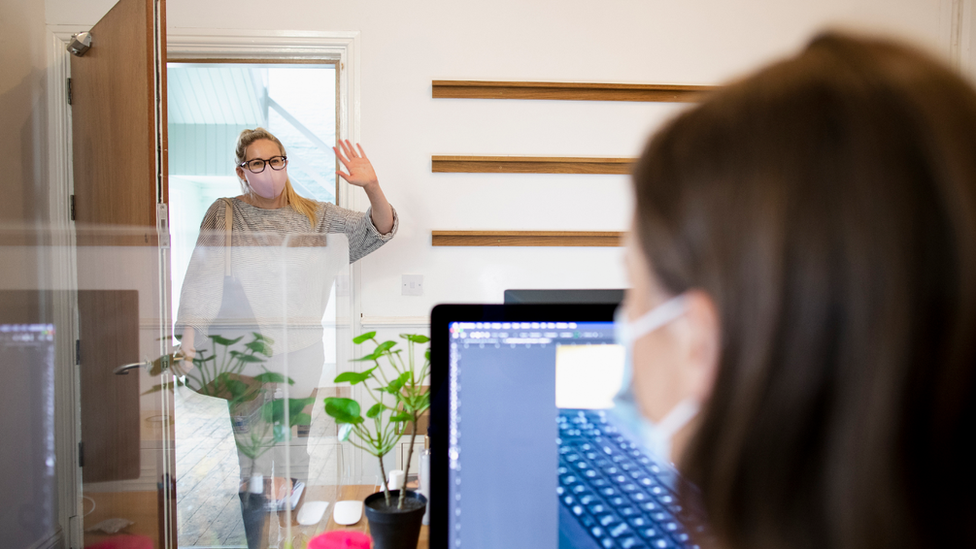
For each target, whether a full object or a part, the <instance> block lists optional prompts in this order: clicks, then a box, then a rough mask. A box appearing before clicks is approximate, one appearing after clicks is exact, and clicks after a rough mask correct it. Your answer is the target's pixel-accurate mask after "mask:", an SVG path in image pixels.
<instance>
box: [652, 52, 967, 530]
mask: <svg viewBox="0 0 976 549" xmlns="http://www.w3.org/2000/svg"><path fill="white" fill-rule="evenodd" d="M633 179H634V186H635V192H636V216H635V227H636V229H635V230H636V233H637V238H638V242H639V247H640V249H641V250H642V251H643V253H644V254H645V255H646V257H647V258H648V261H649V264H650V265H651V267H652V269H653V272H654V274H655V276H656V278H657V282H658V283H659V284H661V285H662V286H663V287H664V288H665V289H666V290H668V291H670V292H672V293H674V294H678V293H681V292H684V291H686V290H688V289H692V288H695V289H700V290H703V291H705V292H706V293H707V294H709V295H710V296H711V297H712V299H713V300H714V301H715V304H716V307H717V309H718V311H719V315H720V319H721V334H720V337H721V342H722V348H721V353H720V357H719V364H718V372H717V376H716V381H715V386H714V390H713V393H712V395H711V397H710V399H709V401H708V402H707V403H706V404H705V407H704V408H703V412H702V416H701V417H700V418H699V420H700V423H699V428H698V429H697V431H696V432H695V435H694V436H693V438H692V440H691V442H690V444H689V447H688V448H687V450H686V452H685V453H684V456H683V458H682V461H681V463H680V464H679V465H680V469H681V470H682V472H683V473H684V475H685V477H686V478H687V479H688V480H689V481H690V482H691V483H693V484H694V485H696V486H697V491H696V490H694V489H691V488H689V487H688V486H685V487H684V488H683V490H682V491H683V497H684V498H685V501H686V502H687V503H700V504H701V505H703V507H704V510H705V512H706V514H707V517H708V519H707V520H708V521H709V523H710V525H711V529H712V532H713V533H714V534H715V536H716V538H715V539H716V540H717V545H719V546H722V547H727V548H746V547H748V548H750V549H764V548H773V547H775V548H777V549H781V548H791V547H833V548H841V549H847V548H854V547H858V548H864V547H878V548H881V547H885V548H888V547H923V546H924V547H939V546H959V547H974V546H976V520H974V519H976V492H974V490H973V489H974V488H976V481H974V478H976V475H974V473H973V468H974V465H976V453H974V451H973V449H972V448H973V447H976V445H973V444H971V441H970V440H969V438H970V437H971V436H973V435H974V434H976V432H974V425H976V422H974V419H976V391H974V375H976V362H974V358H976V93H974V92H973V90H972V89H971V88H970V87H969V86H968V85H967V84H966V83H964V82H963V80H962V79H961V78H959V77H958V76H956V75H955V74H953V73H952V72H951V71H950V70H948V69H947V68H945V67H943V66H942V65H940V64H939V63H937V62H935V61H933V60H932V59H930V58H929V57H927V56H926V55H923V54H921V53H919V52H917V51H915V50H912V49H910V48H907V47H904V46H901V45H898V44H895V43H891V42H886V41H880V40H865V39H858V38H853V37H848V36H843V35H837V34H826V35H822V36H820V37H818V38H816V39H814V40H813V41H812V42H811V43H810V45H809V46H808V47H807V48H806V50H805V51H803V52H802V53H800V54H799V55H798V56H796V57H795V58H792V59H789V60H786V61H783V62H781V63H778V64H775V65H772V66H770V67H768V68H766V69H764V70H762V71H761V72H759V73H757V74H755V75H754V76H751V77H749V78H747V79H745V80H743V81H741V82H738V83H735V84H732V85H730V86H728V87H726V88H724V89H723V90H721V91H719V92H717V93H715V94H714V95H713V96H712V97H710V98H709V99H708V100H707V101H706V102H704V103H703V104H702V105H700V106H699V107H697V108H695V109H694V110H691V111H688V112H686V113H684V114H682V115H680V116H679V117H677V118H676V119H675V120H673V121H672V122H670V123H669V124H668V125H667V126H666V127H665V128H664V129H663V130H662V131H661V132H660V133H658V134H657V135H656V136H655V137H654V138H653V139H652V140H651V141H650V142H649V144H648V146H647V148H646V149H645V151H644V153H643V155H642V157H641V158H640V160H639V161H638V163H637V165H636V166H635V171H634V175H633Z"/></svg>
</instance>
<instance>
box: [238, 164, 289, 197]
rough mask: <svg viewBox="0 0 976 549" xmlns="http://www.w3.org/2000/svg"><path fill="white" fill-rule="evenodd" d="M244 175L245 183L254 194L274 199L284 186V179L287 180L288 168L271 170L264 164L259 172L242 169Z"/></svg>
mask: <svg viewBox="0 0 976 549" xmlns="http://www.w3.org/2000/svg"><path fill="white" fill-rule="evenodd" d="M244 177H246V178H247V185H248V186H249V187H251V190H252V191H254V194H256V195H258V196H260V197H262V198H267V199H268V200H274V199H275V198H278V195H279V194H281V191H282V190H283V189H284V188H285V181H288V168H284V169H281V170H277V171H276V170H272V169H271V166H265V167H264V171H263V172H261V173H251V172H249V171H247V170H244Z"/></svg>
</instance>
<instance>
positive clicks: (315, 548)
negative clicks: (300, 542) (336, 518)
mask: <svg viewBox="0 0 976 549" xmlns="http://www.w3.org/2000/svg"><path fill="white" fill-rule="evenodd" d="M371 544H372V540H371V539H370V537H369V536H367V535H366V534H364V533H362V532H351V531H345V530H333V531H331V532H326V533H324V534H322V535H319V536H315V537H314V538H312V540H311V541H309V542H308V549H369V548H370V545H371Z"/></svg>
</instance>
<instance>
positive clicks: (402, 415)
mask: <svg viewBox="0 0 976 549" xmlns="http://www.w3.org/2000/svg"><path fill="white" fill-rule="evenodd" d="M390 421H396V422H400V421H413V416H412V415H410V414H408V413H406V412H400V413H398V414H393V415H392V416H390Z"/></svg>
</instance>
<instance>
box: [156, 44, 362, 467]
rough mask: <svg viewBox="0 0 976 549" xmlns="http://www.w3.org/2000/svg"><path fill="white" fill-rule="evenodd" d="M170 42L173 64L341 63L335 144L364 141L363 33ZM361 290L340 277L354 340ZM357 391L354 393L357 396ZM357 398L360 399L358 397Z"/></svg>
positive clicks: (347, 194)
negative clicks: (218, 61) (214, 61)
mask: <svg viewBox="0 0 976 549" xmlns="http://www.w3.org/2000/svg"><path fill="white" fill-rule="evenodd" d="M166 40H167V45H166V52H167V57H168V59H169V61H170V62H174V63H178V62H193V61H195V60H207V59H226V60H235V59H239V60H242V61H246V62H248V63H253V62H255V61H257V60H261V59H268V60H273V61H275V62H287V61H289V60H293V61H295V62H301V61H303V60H306V59H327V60H330V61H336V70H337V77H338V86H337V88H336V100H337V102H338V108H337V112H336V117H337V122H338V124H337V125H338V129H337V134H336V139H349V140H351V141H353V142H359V141H360V127H361V125H360V63H359V54H360V50H361V46H360V33H359V31H256V30H239V29H217V28H195V27H194V28H184V27H174V28H169V29H167V36H166ZM336 179H337V181H336V188H337V193H336V205H337V206H340V207H343V208H348V209H351V210H356V211H364V210H365V209H366V206H368V201H367V200H366V197H365V195H364V193H362V192H352V191H353V187H352V186H351V185H349V184H348V183H346V182H345V181H344V180H342V178H336ZM361 288H362V267H361V265H360V263H359V262H356V263H353V264H352V265H350V266H349V267H348V269H346V270H345V271H340V272H339V275H338V280H337V281H336V292H337V293H341V292H349V295H350V297H351V298H352V299H351V300H350V304H349V309H348V314H349V318H350V320H351V323H350V325H349V326H348V327H347V326H346V325H341V326H337V327H336V328H337V329H339V328H342V329H346V328H348V329H349V330H350V332H349V333H351V334H359V333H361V332H362V330H363V325H362V299H361V292H360V290H361ZM340 314H341V313H340ZM346 343H347V345H346V348H347V349H348V353H347V356H350V357H351V358H359V357H361V356H362V355H363V350H362V348H361V347H360V346H353V345H351V344H349V343H348V342H346ZM336 345H337V346H338V347H339V348H340V349H341V348H342V345H343V342H341V341H339V340H338V338H337V341H336ZM337 366H338V365H337ZM357 389H358V388H353V390H354V391H355V390H357ZM354 397H361V395H358V394H354ZM349 450H351V451H350V452H349V453H350V454H352V455H351V456H341V457H342V460H341V462H340V463H343V464H347V465H349V471H348V477H351V479H353V480H358V479H360V478H361V477H362V476H363V467H364V460H365V456H364V452H363V451H362V450H359V449H357V448H351V449H349ZM350 457H351V459H350Z"/></svg>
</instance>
